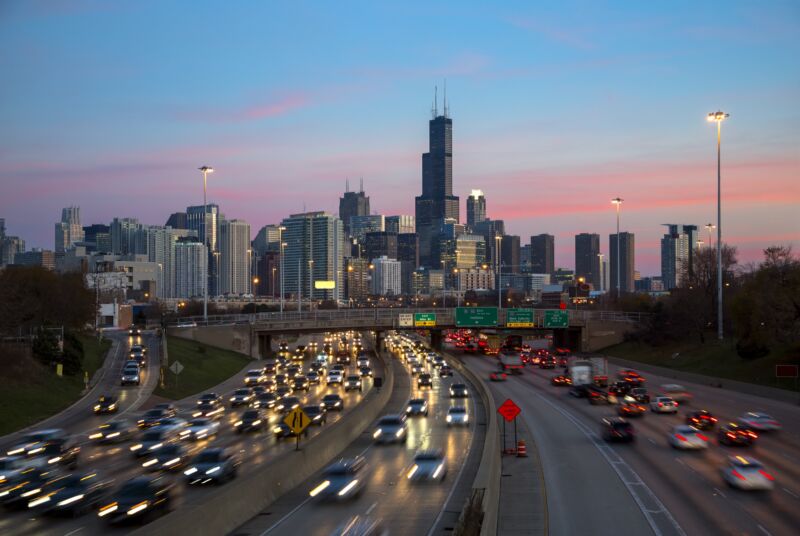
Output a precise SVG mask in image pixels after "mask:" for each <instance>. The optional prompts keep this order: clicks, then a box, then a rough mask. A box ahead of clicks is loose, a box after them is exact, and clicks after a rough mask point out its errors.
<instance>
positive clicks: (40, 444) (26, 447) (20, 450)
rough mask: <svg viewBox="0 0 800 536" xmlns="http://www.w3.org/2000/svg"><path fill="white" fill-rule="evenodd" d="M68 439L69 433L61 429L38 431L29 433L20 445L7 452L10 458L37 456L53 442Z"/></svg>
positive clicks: (23, 437)
mask: <svg viewBox="0 0 800 536" xmlns="http://www.w3.org/2000/svg"><path fill="white" fill-rule="evenodd" d="M67 437H69V436H68V435H67V433H66V432H65V431H64V430H62V429H61V428H48V429H45V430H36V431H35V432H29V433H27V434H25V435H24V436H22V439H20V441H19V443H17V444H15V445H14V446H12V447H11V448H10V449H9V450H8V451H7V452H6V455H8V456H26V455H35V454H37V453H38V452H41V451H42V450H44V447H45V446H46V445H49V444H50V443H53V442H58V441H63V440H65V439H66V438H67Z"/></svg>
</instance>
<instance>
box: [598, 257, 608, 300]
mask: <svg viewBox="0 0 800 536" xmlns="http://www.w3.org/2000/svg"><path fill="white" fill-rule="evenodd" d="M603 257H605V255H604V254H603V253H598V254H597V258H598V259H599V260H598V262H599V263H600V268H599V269H598V270H597V271H598V272H600V289H601V290H603V291H606V290H608V289H607V288H606V273H605V267H604V266H603Z"/></svg>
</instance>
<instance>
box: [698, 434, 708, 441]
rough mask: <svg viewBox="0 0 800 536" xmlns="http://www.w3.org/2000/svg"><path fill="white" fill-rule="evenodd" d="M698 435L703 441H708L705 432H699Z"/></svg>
mask: <svg viewBox="0 0 800 536" xmlns="http://www.w3.org/2000/svg"><path fill="white" fill-rule="evenodd" d="M697 437H699V438H700V439H702V440H703V441H708V438H707V437H706V436H704V435H703V434H697Z"/></svg>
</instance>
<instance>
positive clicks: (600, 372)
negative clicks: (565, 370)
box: [569, 357, 608, 387]
mask: <svg viewBox="0 0 800 536" xmlns="http://www.w3.org/2000/svg"><path fill="white" fill-rule="evenodd" d="M569 372H570V377H571V378H572V385H590V384H594V385H597V386H598V387H606V386H608V361H607V360H606V358H605V357H589V358H581V359H578V358H574V359H572V360H571V363H570V365H569Z"/></svg>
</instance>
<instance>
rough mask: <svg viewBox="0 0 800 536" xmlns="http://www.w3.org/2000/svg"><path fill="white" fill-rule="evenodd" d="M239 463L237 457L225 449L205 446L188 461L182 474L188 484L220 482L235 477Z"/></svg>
mask: <svg viewBox="0 0 800 536" xmlns="http://www.w3.org/2000/svg"><path fill="white" fill-rule="evenodd" d="M240 463H241V462H240V461H239V458H238V457H236V456H235V455H234V454H232V453H231V452H230V451H228V450H226V449H223V448H218V447H207V448H205V449H203V450H202V451H200V453H199V454H198V455H197V456H195V457H194V458H193V459H192V460H191V461H190V462H189V464H188V465H187V466H186V469H185V470H184V471H183V474H184V476H185V478H186V483H187V484H189V485H193V484H209V483H212V484H222V483H223V482H226V481H229V480H233V479H234V478H236V474H237V472H238V468H239V465H240Z"/></svg>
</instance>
